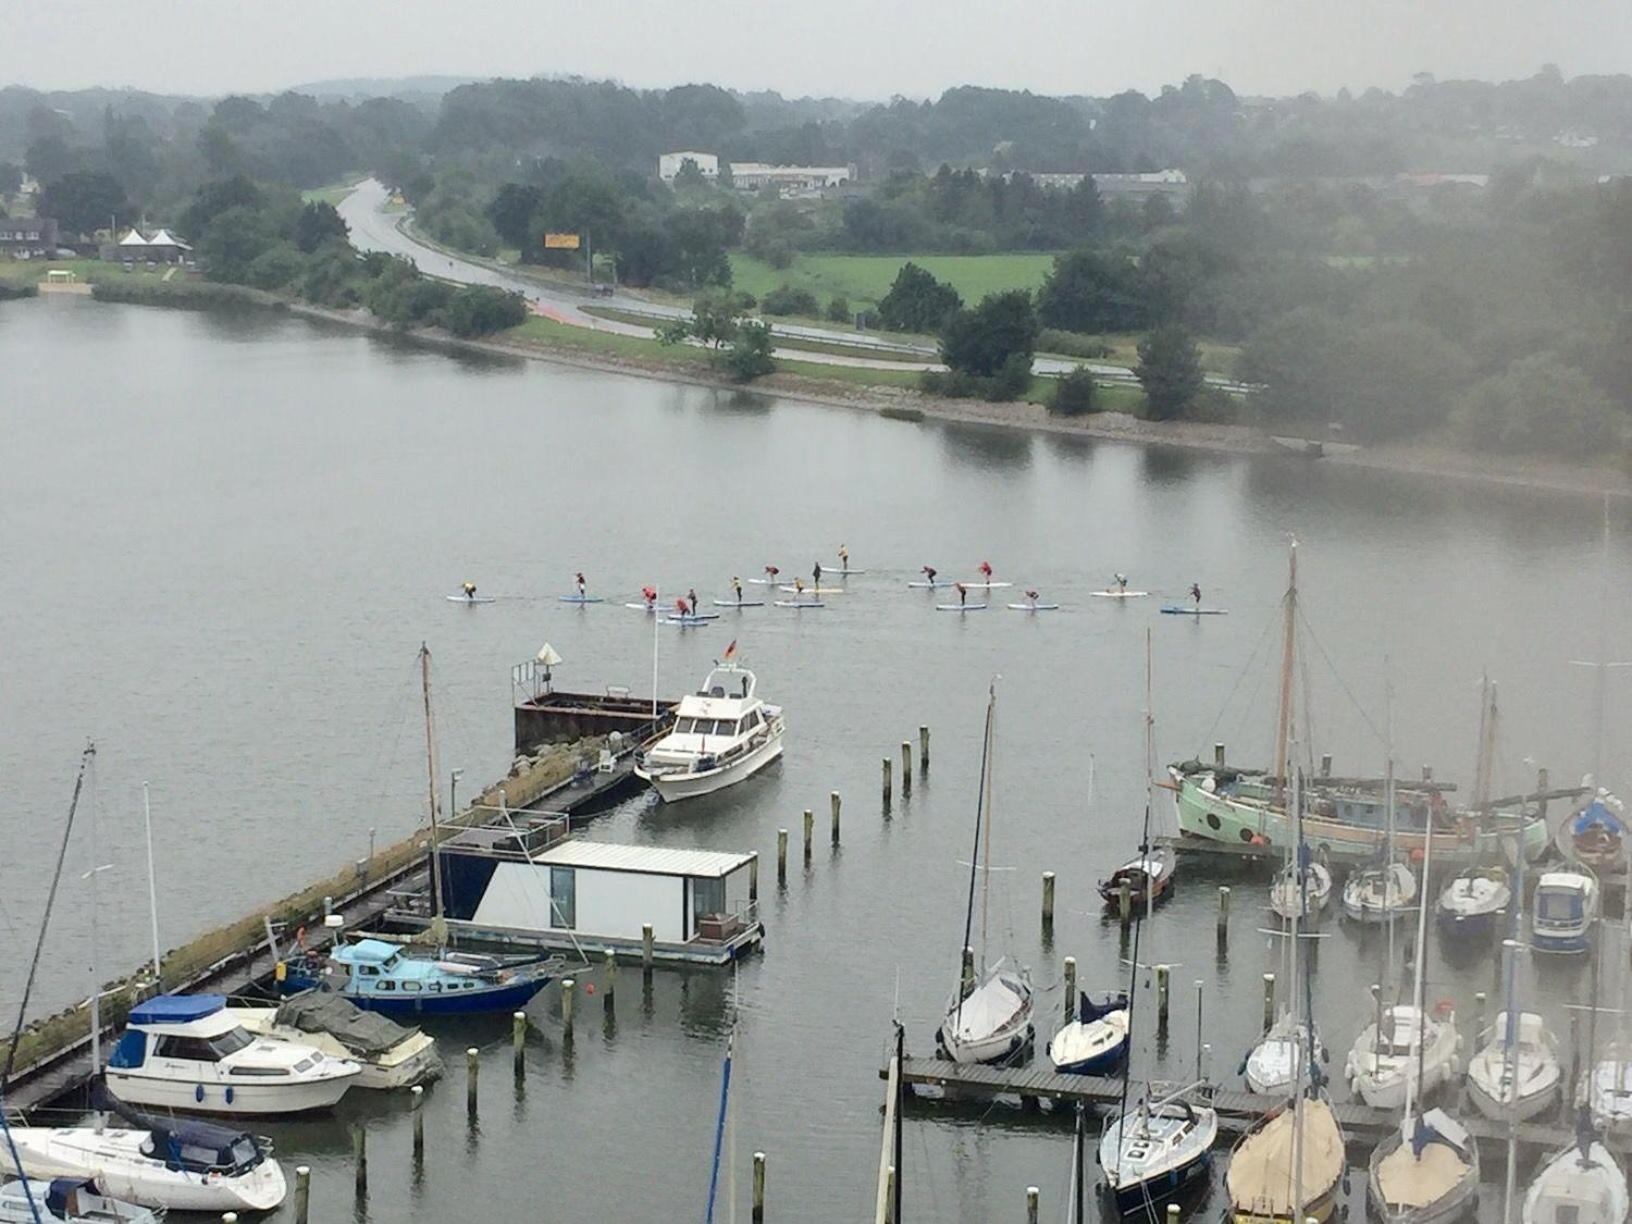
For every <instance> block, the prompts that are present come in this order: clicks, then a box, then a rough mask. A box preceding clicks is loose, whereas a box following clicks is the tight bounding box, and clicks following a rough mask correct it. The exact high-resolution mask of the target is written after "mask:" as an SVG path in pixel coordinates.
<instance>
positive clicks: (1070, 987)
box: [1065, 956, 1077, 1024]
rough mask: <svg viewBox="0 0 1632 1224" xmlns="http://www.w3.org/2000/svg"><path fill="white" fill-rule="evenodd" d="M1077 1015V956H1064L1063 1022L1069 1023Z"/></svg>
mask: <svg viewBox="0 0 1632 1224" xmlns="http://www.w3.org/2000/svg"><path fill="white" fill-rule="evenodd" d="M1076 1015H1077V958H1076V957H1074V956H1068V957H1066V958H1065V1022H1066V1023H1067V1024H1070V1023H1071V1021H1072V1020H1074V1019H1076Z"/></svg>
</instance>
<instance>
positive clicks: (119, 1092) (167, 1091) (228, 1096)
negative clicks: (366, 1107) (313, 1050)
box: [104, 1064, 358, 1117]
mask: <svg viewBox="0 0 1632 1224" xmlns="http://www.w3.org/2000/svg"><path fill="white" fill-rule="evenodd" d="M354 1065H355V1064H354ZM104 1078H105V1079H106V1081H107V1085H108V1091H109V1092H111V1093H113V1095H114V1096H116V1097H118V1098H119V1099H120V1100H121V1101H123V1102H124V1103H125V1104H127V1105H147V1106H153V1107H156V1108H159V1109H172V1110H185V1111H186V1112H188V1113H208V1114H221V1115H223V1116H229V1117H245V1116H267V1115H277V1114H303V1113H320V1112H322V1111H324V1110H329V1109H333V1108H334V1107H335V1106H336V1105H337V1104H339V1103H340V1098H341V1097H343V1096H345V1095H346V1093H347V1092H348V1091H349V1090H350V1089H351V1087H352V1086H353V1085H354V1084H356V1083H357V1080H358V1073H357V1072H356V1071H353V1072H351V1073H350V1074H346V1075H336V1076H331V1077H328V1078H326V1079H321V1080H311V1081H308V1082H306V1083H295V1084H290V1083H281V1084H268V1083H256V1082H254V1081H253V1080H250V1081H244V1080H234V1081H232V1082H231V1083H215V1082H212V1083H204V1082H202V1081H198V1080H181V1079H163V1078H160V1077H159V1076H154V1075H132V1074H129V1073H126V1072H121V1071H116V1070H114V1069H113V1068H111V1067H109V1068H107V1070H106V1071H105V1072H104Z"/></svg>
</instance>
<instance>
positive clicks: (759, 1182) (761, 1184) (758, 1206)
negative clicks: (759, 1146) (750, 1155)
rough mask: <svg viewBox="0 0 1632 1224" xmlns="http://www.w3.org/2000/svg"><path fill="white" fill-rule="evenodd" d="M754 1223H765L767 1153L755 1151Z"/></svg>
mask: <svg viewBox="0 0 1632 1224" xmlns="http://www.w3.org/2000/svg"><path fill="white" fill-rule="evenodd" d="M753 1224H765V1153H764V1152H755V1153H754V1214H753Z"/></svg>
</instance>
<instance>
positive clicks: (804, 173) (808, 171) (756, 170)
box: [731, 162, 856, 194]
mask: <svg viewBox="0 0 1632 1224" xmlns="http://www.w3.org/2000/svg"><path fill="white" fill-rule="evenodd" d="M855 178H856V168H855V167H854V166H769V165H766V164H765V163H764V162H732V163H731V182H732V185H733V186H735V187H736V188H737V189H738V190H739V191H758V190H759V189H760V188H761V187H764V186H765V185H766V184H772V185H774V186H775V187H776V188H777V189H778V190H779V191H781V192H783V193H784V194H788V193H794V194H797V193H799V192H807V191H821V190H824V189H826V188H830V187H843V186H844V185H845V184H847V183H853V182H854V181H855Z"/></svg>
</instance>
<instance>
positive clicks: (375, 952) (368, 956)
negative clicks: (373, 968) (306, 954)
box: [329, 939, 402, 965]
mask: <svg viewBox="0 0 1632 1224" xmlns="http://www.w3.org/2000/svg"><path fill="white" fill-rule="evenodd" d="M401 951H402V949H401V948H399V947H397V945H396V944H394V943H386V942H385V940H383V939H359V940H358V941H357V942H356V943H349V944H344V945H342V946H341V947H338V948H335V949H334V951H332V952H331V953H330V954H329V955H331V956H332V957H334V959H335V960H337V961H339V962H340V963H341V964H344V965H384V964H386V963H387V962H389V961H391V960H393V959H394V958H395V957H396V956H397V955H398V954H399V953H400V952H401Z"/></svg>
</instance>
